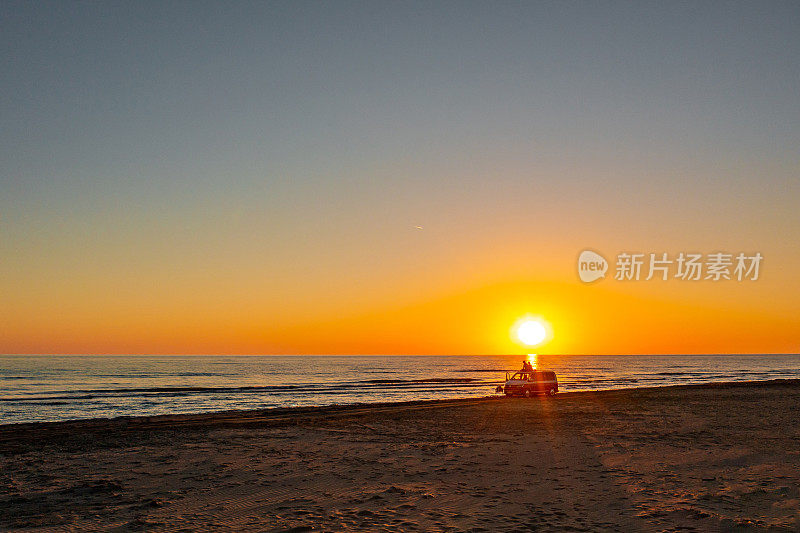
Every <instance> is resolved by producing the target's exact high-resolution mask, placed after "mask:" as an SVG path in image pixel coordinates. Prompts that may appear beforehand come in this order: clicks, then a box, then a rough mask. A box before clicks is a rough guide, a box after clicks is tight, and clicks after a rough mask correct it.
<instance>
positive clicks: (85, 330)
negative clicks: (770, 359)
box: [0, 2, 800, 354]
mask: <svg viewBox="0 0 800 533" xmlns="http://www.w3.org/2000/svg"><path fill="white" fill-rule="evenodd" d="M798 28H800V4H798V3H797V2H747V3H739V2H719V3H712V2H704V3H696V2H686V3H680V2H649V3H648V2H621V3H610V2H595V3H588V2H581V3H571V2H552V3H545V2H535V3H534V2H531V3H516V2H514V3H508V2H502V3H493V2H492V3H489V2H486V3H473V2H455V3H449V2H448V3H429V2H424V3H410V2H390V3H380V2H363V3H356V2H337V3H334V2H326V3H316V2H314V3H311V2H309V3H305V2H285V3H283V2H272V3H244V2H239V3H234V2H224V3H219V2H209V3H203V2H166V3H164V2H127V3H123V2H103V3H98V2H52V3H49V2H20V3H16V2H3V3H1V4H0V47H1V49H2V50H3V53H2V54H0V62H2V72H3V76H2V77H0V94H2V98H0V192H1V194H0V353H290V354H291V353H353V354H360V353H498V352H500V353H509V352H514V351H518V350H521V349H522V348H521V347H519V346H517V345H515V344H514V343H513V342H512V340H511V339H510V338H509V335H508V331H509V328H510V327H511V325H512V324H513V323H514V321H515V320H516V319H517V318H518V317H520V316H522V315H525V314H528V313H530V314H535V315H541V316H542V317H544V318H545V319H547V320H548V321H549V322H550V323H551V324H552V326H553V330H554V331H553V332H554V338H553V340H552V341H551V342H550V343H549V344H548V345H546V346H543V347H541V348H540V349H539V351H540V353H672V352H677V353H719V352H798V351H800V283H798V280H797V277H798V274H800V245H799V244H798V235H800V213H798V209H797V204H798V200H800V150H798V147H800V96H799V95H800V31H798ZM417 226H421V227H422V229H418V228H417ZM585 248H591V249H593V250H597V251H600V252H602V253H603V254H605V255H606V257H607V258H609V259H613V258H614V257H615V256H616V254H617V253H619V252H621V251H639V252H654V253H661V252H669V253H670V254H676V253H678V252H681V251H687V252H688V251H695V252H701V253H712V252H718V251H727V252H730V253H738V252H747V253H753V252H756V251H758V252H760V253H761V254H762V255H763V256H764V258H765V259H764V263H763V264H762V272H761V278H760V279H759V280H758V281H755V282H742V283H737V282H720V283H714V282H710V281H708V282H698V283H688V282H681V281H679V280H671V281H668V282H658V281H649V282H645V281H639V282H628V283H623V282H618V281H614V280H612V279H606V280H603V281H600V282H597V283H595V284H592V285H584V284H582V283H581V282H580V281H579V280H578V278H577V275H576V259H577V256H578V253H579V252H580V251H581V250H583V249H585Z"/></svg>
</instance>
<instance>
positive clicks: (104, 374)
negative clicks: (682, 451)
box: [0, 355, 800, 424]
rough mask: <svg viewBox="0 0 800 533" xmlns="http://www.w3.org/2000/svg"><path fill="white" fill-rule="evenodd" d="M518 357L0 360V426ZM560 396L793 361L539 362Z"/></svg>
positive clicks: (762, 376) (435, 374) (475, 376)
mask: <svg viewBox="0 0 800 533" xmlns="http://www.w3.org/2000/svg"><path fill="white" fill-rule="evenodd" d="M523 357H524V356H522V355H483V356H477V355H475V356H472V355H470V356H463V355H451V356H22V355H14V356H0V424H13V423H19V422H40V421H60V420H71V419H85V418H104V417H117V416H135V415H159V414H175V413H201V412H210V411H224V410H230V409H263V408H270V407H296V406H316V405H332V404H353V403H370V402H400V401H408V400H432V399H445V398H470V397H480V396H489V395H492V394H495V392H494V389H495V387H496V386H497V385H498V384H500V383H501V382H503V381H504V380H505V373H506V371H515V370H518V369H519V368H520V367H521V366H522V359H523ZM529 358H530V360H531V361H532V363H533V365H534V366H535V367H537V368H540V369H547V370H553V371H555V372H556V373H557V375H558V380H559V387H560V390H561V391H562V392H563V391H576V390H601V389H619V388H630V387H652V386H665V385H682V384H690V383H709V382H722V381H751V380H769V379H778V378H800V355H617V356H607V355H570V356H555V355H540V356H529Z"/></svg>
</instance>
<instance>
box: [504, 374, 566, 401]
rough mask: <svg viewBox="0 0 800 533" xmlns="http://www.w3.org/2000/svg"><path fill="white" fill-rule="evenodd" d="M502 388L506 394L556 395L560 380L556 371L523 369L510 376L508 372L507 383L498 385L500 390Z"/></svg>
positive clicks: (526, 395)
mask: <svg viewBox="0 0 800 533" xmlns="http://www.w3.org/2000/svg"><path fill="white" fill-rule="evenodd" d="M501 389H502V392H503V393H504V394H505V395H506V396H525V397H526V398H530V397H531V396H534V395H535V394H546V395H548V396H555V395H556V393H557V392H558V380H557V379H556V373H555V372H550V371H547V370H522V371H520V372H515V373H514V375H513V376H511V377H510V378H509V376H508V373H507V372H506V383H505V385H501V386H500V387H498V392H501Z"/></svg>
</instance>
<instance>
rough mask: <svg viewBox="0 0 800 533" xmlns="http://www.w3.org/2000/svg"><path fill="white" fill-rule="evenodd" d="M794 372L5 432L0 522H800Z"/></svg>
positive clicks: (486, 526) (683, 525)
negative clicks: (714, 381)
mask: <svg viewBox="0 0 800 533" xmlns="http://www.w3.org/2000/svg"><path fill="white" fill-rule="evenodd" d="M798 408H800V382H794V381H782V382H765V383H747V384H718V385H706V386H689V387H669V388H661V389H630V390H620V391H604V392H584V393H569V394H560V395H558V396H557V397H556V398H552V399H548V398H536V399H522V398H519V399H507V398H487V399H479V400H474V399H471V400H458V401H439V402H418V403H406V404H386V405H374V406H356V407H340V408H317V409H284V410H265V411H257V412H254V411H248V412H234V413H219V414H212V415H196V416H169V417H151V418H128V419H115V420H94V421H81V422H66V423H53V424H25V425H9V426H0V530H8V529H16V528H41V529H42V530H76V531H87V530H118V531H130V530H155V531H174V530H181V529H183V530H185V531H192V530H207V531H216V530H220V531H273V530H274V531H286V530H289V531H317V530H321V531H353V530H364V531H412V530H423V531H445V530H447V531H528V530H541V531H601V530H615V531H678V530H684V531H689V530H696V531H758V530H767V529H769V530H771V531H774V530H786V531H798V530H800V492H799V491H800V409H798Z"/></svg>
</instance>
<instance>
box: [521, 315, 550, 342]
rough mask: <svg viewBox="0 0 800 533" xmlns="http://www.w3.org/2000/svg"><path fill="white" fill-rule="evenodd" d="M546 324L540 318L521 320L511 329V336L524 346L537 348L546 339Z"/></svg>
mask: <svg viewBox="0 0 800 533" xmlns="http://www.w3.org/2000/svg"><path fill="white" fill-rule="evenodd" d="M547 326H548V325H547V323H546V322H545V321H544V320H542V319H540V318H531V317H526V318H522V319H520V320H519V321H517V323H516V324H515V325H514V327H513V328H512V331H513V333H512V335H513V336H514V337H516V340H517V341H519V342H520V343H522V344H524V345H525V346H538V345H539V344H542V343H543V342H544V341H545V340H546V339H547V337H548V334H549V332H548V330H549V328H548V327H547Z"/></svg>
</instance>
